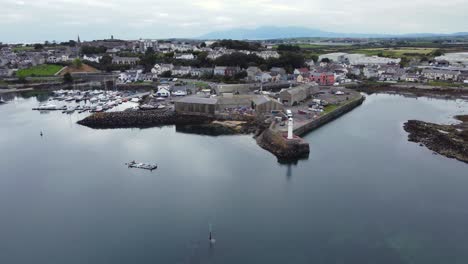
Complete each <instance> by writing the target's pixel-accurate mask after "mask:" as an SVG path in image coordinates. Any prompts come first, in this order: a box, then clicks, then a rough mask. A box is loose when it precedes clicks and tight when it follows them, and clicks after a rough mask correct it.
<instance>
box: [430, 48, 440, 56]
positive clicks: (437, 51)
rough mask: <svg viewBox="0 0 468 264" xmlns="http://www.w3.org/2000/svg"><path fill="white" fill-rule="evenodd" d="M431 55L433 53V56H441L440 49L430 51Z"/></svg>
mask: <svg viewBox="0 0 468 264" xmlns="http://www.w3.org/2000/svg"><path fill="white" fill-rule="evenodd" d="M432 55H433V56H434V57H438V56H442V51H441V50H440V49H438V50H435V51H434V52H433V53H432Z"/></svg>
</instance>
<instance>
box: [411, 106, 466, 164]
mask: <svg viewBox="0 0 468 264" xmlns="http://www.w3.org/2000/svg"><path fill="white" fill-rule="evenodd" d="M455 118H456V119H458V120H460V121H462V123H460V124H455V125H442V124H434V123H429V122H424V121H419V120H408V122H406V123H405V124H404V126H403V128H404V129H405V131H406V132H408V141H410V142H415V143H419V145H420V146H425V147H426V148H428V149H430V150H432V151H434V152H435V153H438V154H440V155H443V156H445V157H448V158H453V159H457V160H459V161H462V162H465V163H468V115H462V116H456V117H455Z"/></svg>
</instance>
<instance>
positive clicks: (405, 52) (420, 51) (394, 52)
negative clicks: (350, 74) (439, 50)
mask: <svg viewBox="0 0 468 264" xmlns="http://www.w3.org/2000/svg"><path fill="white" fill-rule="evenodd" d="M435 50H436V49H435V48H410V47H402V48H372V49H357V50H353V51H352V53H359V54H366V55H369V56H373V55H383V56H384V57H392V58H401V57H404V56H409V57H412V56H425V55H429V54H430V53H432V52H433V51H435Z"/></svg>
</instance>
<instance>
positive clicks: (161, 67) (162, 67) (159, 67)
mask: <svg viewBox="0 0 468 264" xmlns="http://www.w3.org/2000/svg"><path fill="white" fill-rule="evenodd" d="M172 69H174V65H172V64H155V65H154V67H153V69H151V72H152V73H154V74H162V73H163V72H168V71H172Z"/></svg>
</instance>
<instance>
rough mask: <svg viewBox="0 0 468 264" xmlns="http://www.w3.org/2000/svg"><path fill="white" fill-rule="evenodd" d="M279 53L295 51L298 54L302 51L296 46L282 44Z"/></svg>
mask: <svg viewBox="0 0 468 264" xmlns="http://www.w3.org/2000/svg"><path fill="white" fill-rule="evenodd" d="M278 51H294V52H298V51H301V47H299V46H296V45H288V44H280V45H279V46H278Z"/></svg>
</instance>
